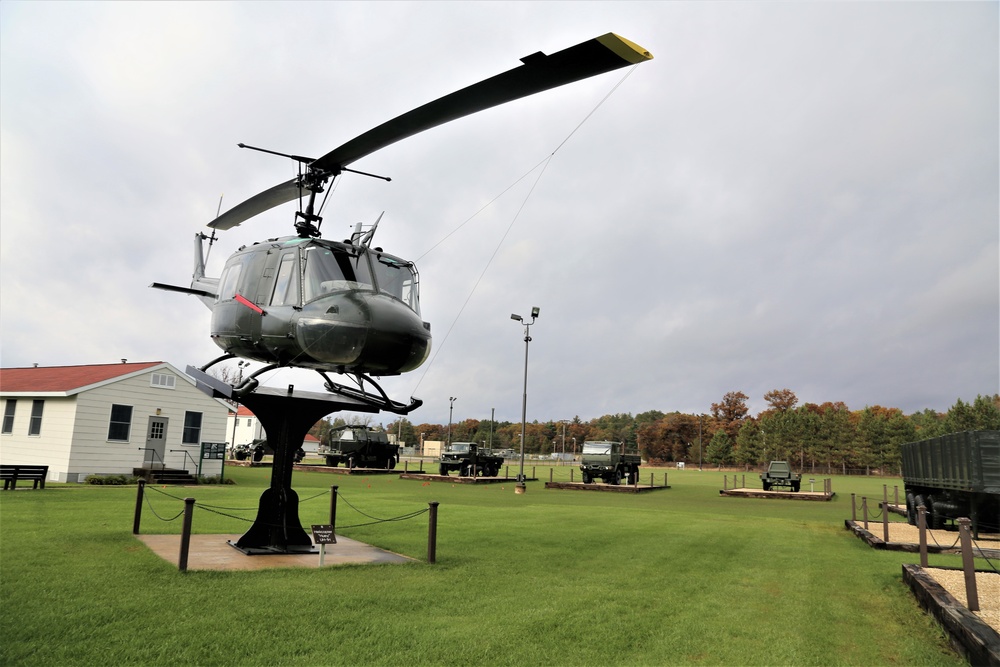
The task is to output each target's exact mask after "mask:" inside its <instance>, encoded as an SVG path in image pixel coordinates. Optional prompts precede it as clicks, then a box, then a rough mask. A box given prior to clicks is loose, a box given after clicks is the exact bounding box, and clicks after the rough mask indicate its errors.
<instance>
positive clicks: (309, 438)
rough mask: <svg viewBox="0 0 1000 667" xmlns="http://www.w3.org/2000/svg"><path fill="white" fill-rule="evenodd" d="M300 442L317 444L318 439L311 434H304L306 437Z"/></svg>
mask: <svg viewBox="0 0 1000 667" xmlns="http://www.w3.org/2000/svg"><path fill="white" fill-rule="evenodd" d="M302 442H319V438H317V437H316V436H315V435H313V434H312V433H306V437H305V438H303V439H302Z"/></svg>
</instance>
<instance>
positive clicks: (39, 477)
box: [0, 465, 49, 491]
mask: <svg viewBox="0 0 1000 667" xmlns="http://www.w3.org/2000/svg"><path fill="white" fill-rule="evenodd" d="M48 476H49V467H48V466H20V465H14V466H11V465H0V479H2V480H3V490H4V491H6V490H7V489H10V490H12V491H13V490H14V489H16V488H17V482H18V481H19V480H31V482H33V485H32V487H31V488H32V489H37V488H38V485H39V484H41V487H42V488H43V489H44V488H45V478H46V477H48Z"/></svg>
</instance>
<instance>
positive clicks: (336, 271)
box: [304, 245, 374, 302]
mask: <svg viewBox="0 0 1000 667" xmlns="http://www.w3.org/2000/svg"><path fill="white" fill-rule="evenodd" d="M372 285H373V281H372V273H371V269H370V268H369V266H368V258H367V257H366V256H365V253H364V252H363V251H361V250H348V249H346V248H340V247H336V246H332V247H330V246H322V245H311V246H309V247H308V248H306V267H305V294H304V296H305V301H307V302H308V301H312V300H313V299H315V298H316V297H319V296H322V295H324V294H329V293H330V292H340V291H344V290H366V291H371V290H373V289H374V287H373V286H372Z"/></svg>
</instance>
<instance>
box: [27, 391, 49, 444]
mask: <svg viewBox="0 0 1000 667" xmlns="http://www.w3.org/2000/svg"><path fill="white" fill-rule="evenodd" d="M44 409H45V401H43V400H41V399H37V398H36V399H35V400H33V401H32V402H31V421H30V422H28V435H40V434H41V432H42V410H44Z"/></svg>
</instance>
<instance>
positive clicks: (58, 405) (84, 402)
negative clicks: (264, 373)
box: [0, 361, 230, 482]
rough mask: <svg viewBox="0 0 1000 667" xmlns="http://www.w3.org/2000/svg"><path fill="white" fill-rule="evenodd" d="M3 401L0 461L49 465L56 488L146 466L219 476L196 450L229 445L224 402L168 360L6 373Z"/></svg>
mask: <svg viewBox="0 0 1000 667" xmlns="http://www.w3.org/2000/svg"><path fill="white" fill-rule="evenodd" d="M0 399H3V426H2V428H0V463H3V464H24V465H47V466H49V476H48V479H49V480H51V481H54V482H81V481H83V479H84V478H85V477H86V476H87V475H92V474H98V475H105V474H125V475H130V474H132V471H133V469H135V468H143V467H146V468H149V467H161V466H163V467H166V468H175V469H181V470H188V471H189V472H190V473H191V474H197V473H198V472H201V474H202V475H218V474H220V473H221V472H222V463H223V461H222V460H221V459H204V460H203V459H202V456H201V455H202V447H201V445H202V443H206V442H207V443H225V442H226V441H227V440H228V438H227V437H226V430H225V429H226V415H227V414H228V412H229V410H230V408H229V406H228V404H226V403H225V402H224V401H221V400H218V399H215V398H212V397H210V396H208V395H207V394H205V393H203V392H201V391H200V390H199V389H197V387H196V386H195V382H194V380H193V379H191V378H190V377H188V376H187V375H185V374H184V373H181V372H180V371H178V370H177V369H176V368H174V367H173V366H171V365H170V364H168V363H165V362H161V361H151V362H144V363H126V362H124V361H123V362H122V363H120V364H98V365H90V366H56V367H33V368H3V369H0ZM199 469H200V470H199Z"/></svg>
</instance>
